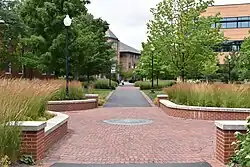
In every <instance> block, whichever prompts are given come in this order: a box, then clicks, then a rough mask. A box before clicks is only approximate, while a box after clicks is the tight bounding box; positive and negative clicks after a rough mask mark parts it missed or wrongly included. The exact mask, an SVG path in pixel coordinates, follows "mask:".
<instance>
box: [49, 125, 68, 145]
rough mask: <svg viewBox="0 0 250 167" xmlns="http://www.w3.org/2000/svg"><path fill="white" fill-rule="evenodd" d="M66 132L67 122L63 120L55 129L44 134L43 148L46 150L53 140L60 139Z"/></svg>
mask: <svg viewBox="0 0 250 167" xmlns="http://www.w3.org/2000/svg"><path fill="white" fill-rule="evenodd" d="M67 132H68V122H65V123H64V124H62V125H61V126H59V127H58V128H57V129H55V130H54V131H52V132H51V133H49V134H46V136H45V150H48V149H49V148H50V147H51V146H52V145H53V144H54V143H55V142H57V141H58V140H60V139H61V138H62V137H63V136H64V135H66V134H67Z"/></svg>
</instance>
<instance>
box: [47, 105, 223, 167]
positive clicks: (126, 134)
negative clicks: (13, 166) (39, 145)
mask: <svg viewBox="0 0 250 167" xmlns="http://www.w3.org/2000/svg"><path fill="white" fill-rule="evenodd" d="M67 114H68V115H69V116H70V121H69V134H68V135H67V136H66V137H65V138H64V139H62V140H60V141H59V142H58V143H56V144H55V145H54V146H53V147H52V148H51V149H50V150H49V151H48V154H47V156H46V158H45V160H44V163H43V166H49V165H51V164H53V163H55V162H65V163H83V164H117V163H119V164H120V163H171V162H173V163H177V162H202V161H203V162H204V161H207V162H209V163H210V164H211V165H212V166H215V167H220V166H222V165H219V163H218V162H216V161H214V150H215V148H214V147H215V127H214V123H213V122H209V121H198V120H183V119H178V118H173V117H169V116H167V115H166V114H165V113H163V111H162V110H160V109H159V108H155V107H151V108H149V107H148V108H98V109H94V110H88V111H79V112H70V113H67ZM116 118H147V119H151V120H153V121H154V122H153V124H151V125H142V126H118V125H109V124H105V123H103V122H102V121H103V120H107V119H116Z"/></svg>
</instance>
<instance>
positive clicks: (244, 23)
mask: <svg viewBox="0 0 250 167" xmlns="http://www.w3.org/2000/svg"><path fill="white" fill-rule="evenodd" d="M238 27H239V28H247V27H249V22H248V21H247V22H238Z"/></svg>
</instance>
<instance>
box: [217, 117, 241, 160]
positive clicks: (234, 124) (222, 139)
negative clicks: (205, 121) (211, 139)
mask: <svg viewBox="0 0 250 167" xmlns="http://www.w3.org/2000/svg"><path fill="white" fill-rule="evenodd" d="M245 124H246V121H216V122H215V125H216V126H217V128H216V159H217V160H219V161H220V162H222V163H223V164H228V162H229V161H230V158H231V157H232V155H233V153H234V150H235V146H233V145H232V143H233V142H235V141H236V138H235V132H240V133H246V130H245V129H246V128H245V126H244V125H245Z"/></svg>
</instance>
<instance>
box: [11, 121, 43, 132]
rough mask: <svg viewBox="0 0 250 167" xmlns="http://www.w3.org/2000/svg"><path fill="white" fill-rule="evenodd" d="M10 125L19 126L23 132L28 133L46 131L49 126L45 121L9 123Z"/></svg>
mask: <svg viewBox="0 0 250 167" xmlns="http://www.w3.org/2000/svg"><path fill="white" fill-rule="evenodd" d="M8 125H10V126H18V127H20V128H21V130H22V131H25V132H28V131H32V132H37V131H40V130H42V129H44V128H45V127H46V125H47V123H46V122H44V121H19V122H14V121H12V122H9V123H8Z"/></svg>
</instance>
